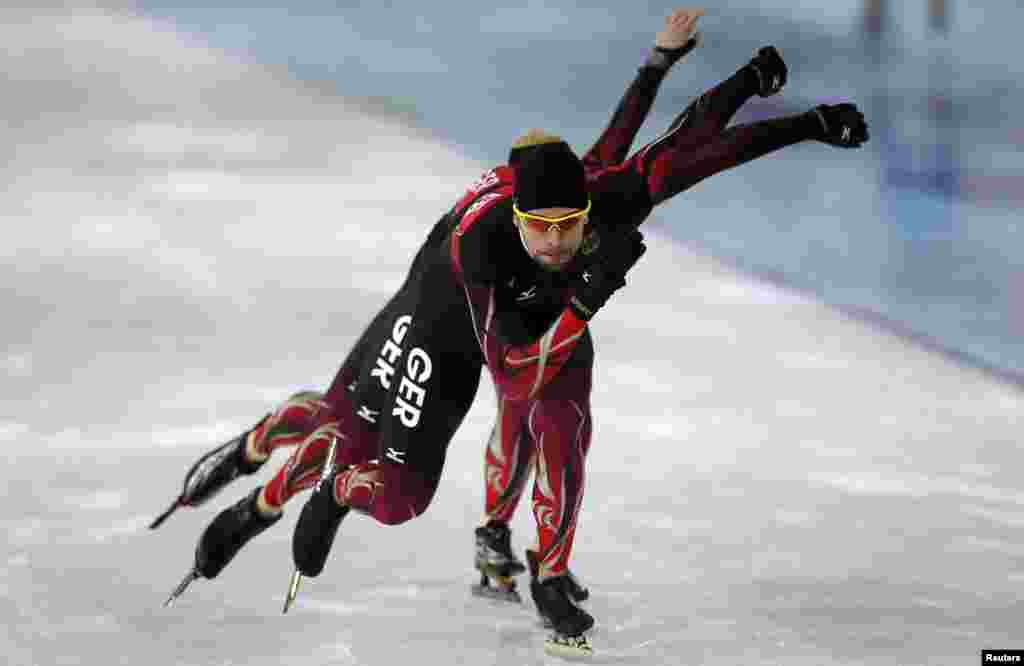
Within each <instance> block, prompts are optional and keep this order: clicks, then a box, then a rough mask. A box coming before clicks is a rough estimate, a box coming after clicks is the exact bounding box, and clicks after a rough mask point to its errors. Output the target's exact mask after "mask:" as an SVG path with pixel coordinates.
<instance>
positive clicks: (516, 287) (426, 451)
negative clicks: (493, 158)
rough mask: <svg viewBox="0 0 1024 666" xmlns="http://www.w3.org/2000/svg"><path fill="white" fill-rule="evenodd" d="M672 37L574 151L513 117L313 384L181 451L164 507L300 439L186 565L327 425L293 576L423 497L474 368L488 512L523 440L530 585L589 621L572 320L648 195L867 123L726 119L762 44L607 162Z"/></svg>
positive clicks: (235, 542)
mask: <svg viewBox="0 0 1024 666" xmlns="http://www.w3.org/2000/svg"><path fill="white" fill-rule="evenodd" d="M698 15H699V14H698ZM693 20H695V18H691V19H690V22H691V23H692V21H693ZM691 31H692V26H691ZM686 49H687V47H686V46H683V47H680V48H677V49H667V50H666V49H661V50H655V51H654V52H653V53H652V56H651V58H649V60H648V62H647V63H646V64H645V66H644V67H642V68H641V70H640V73H639V74H638V76H637V78H636V80H634V82H633V84H632V85H631V87H630V88H629V90H628V91H627V94H626V97H625V98H624V100H623V102H622V104H620V107H619V110H618V111H617V113H616V117H615V118H614V119H613V123H612V125H611V126H610V127H609V129H608V130H606V132H605V134H604V135H603V136H602V139H601V140H600V141H599V142H598V144H597V146H595V148H594V149H593V150H591V151H590V152H589V153H588V154H587V156H586V158H585V159H584V160H581V159H579V158H578V157H577V156H576V155H575V154H574V153H573V151H572V150H571V149H570V148H569V146H568V145H567V144H566V143H565V142H564V141H561V140H560V139H559V138H558V137H556V136H552V135H548V134H545V133H543V132H533V133H530V134H528V135H527V137H526V138H525V139H524V140H523V141H521V142H519V143H518V144H517V145H516V146H515V147H514V149H513V151H512V155H511V156H510V157H511V159H510V164H509V165H504V166H500V167H497V168H495V169H492V170H490V171H488V172H487V173H485V174H484V175H483V176H481V178H480V179H478V181H477V182H476V183H474V184H473V185H472V186H471V187H470V188H469V189H468V190H467V192H466V194H465V195H464V196H463V197H462V198H461V199H460V201H459V202H457V203H456V205H455V206H454V207H453V208H452V209H451V210H450V211H449V212H448V213H446V214H445V215H444V216H443V217H442V218H441V220H440V221H438V222H437V224H435V226H434V227H433V229H432V230H431V232H430V234H429V235H428V237H427V239H426V241H425V242H424V244H423V246H422V247H421V248H420V250H419V252H418V253H417V255H416V257H415V259H414V261H413V264H412V267H411V269H410V272H409V275H408V276H407V279H406V281H405V283H404V284H403V286H402V287H401V289H400V290H399V291H398V293H397V294H396V295H395V296H394V297H393V298H392V299H391V301H390V302H389V303H388V304H387V305H386V306H385V307H384V309H383V310H381V311H380V313H378V315H377V316H376V317H375V318H374V320H373V322H372V323H371V324H370V326H369V327H368V328H367V330H366V331H365V332H364V334H363V336H362V337H361V338H360V340H359V342H358V343H357V344H356V347H355V349H354V350H353V352H352V354H350V356H349V358H348V359H347V360H346V362H345V364H344V365H343V367H342V368H341V370H340V371H339V373H338V375H337V377H336V378H335V381H334V382H333V384H332V386H331V387H330V388H329V389H328V391H327V392H326V393H325V394H323V395H322V396H321V395H319V394H300V395H299V396H296V397H295V398H294V399H293V400H292V401H290V402H289V403H286V405H284V406H282V407H281V408H280V409H278V410H275V411H274V412H273V413H272V414H270V415H268V416H267V417H265V418H264V420H263V421H261V422H260V423H259V424H257V426H256V427H255V428H254V429H253V430H251V431H249V432H247V433H245V434H244V435H242V436H240V437H239V438H237V439H236V440H233V441H232V442H229V443H228V444H226V445H224V446H223V447H220V448H218V449H217V450H215V451H213V452H211V453H210V454H208V456H207V457H205V458H204V459H203V460H201V461H200V462H199V463H197V465H196V466H195V467H194V468H193V470H192V471H191V472H190V473H189V475H188V476H187V477H186V486H185V489H184V491H183V493H182V496H181V497H180V498H179V500H178V505H193V506H194V505H197V504H199V503H200V502H202V501H205V500H206V499H208V498H209V497H210V496H212V494H213V493H214V492H216V491H217V490H219V489H220V488H222V487H223V486H224V485H225V484H226V483H227V482H228V481H230V480H231V479H233V478H235V477H236V476H238V475H239V474H243V473H251V472H252V471H255V469H256V468H258V466H259V465H260V464H262V461H264V460H266V458H267V457H268V456H269V455H270V452H271V451H272V450H273V448H275V447H277V446H281V445H296V444H297V445H298V448H297V449H296V451H295V453H293V455H292V457H291V458H290V459H289V461H288V462H287V463H286V464H285V466H284V467H283V468H281V470H280V471H279V472H278V473H277V475H276V476H275V477H274V478H273V479H272V480H271V481H270V483H268V484H267V485H266V486H265V487H262V488H258V489H256V490H255V491H254V492H253V493H252V495H250V496H249V497H248V498H246V499H244V500H242V501H241V502H239V503H238V504H236V505H235V506H234V507H231V508H229V509H227V510H226V511H224V512H222V513H221V514H220V515H219V516H218V517H217V518H215V519H214V521H213V523H212V524H211V525H210V526H209V527H208V528H207V530H206V531H205V532H204V534H203V536H202V538H201V539H200V543H199V546H198V548H197V552H196V564H195V571H196V574H197V575H198V576H199V577H206V578H213V577H215V576H216V575H217V574H218V573H219V572H220V570H221V569H222V568H223V567H224V566H225V565H226V564H227V563H228V561H230V559H231V558H232V557H233V556H234V555H235V554H236V553H237V552H238V550H239V549H240V548H241V546H242V545H244V543H246V542H247V541H248V540H249V539H251V538H252V537H253V536H254V535H255V534H257V533H259V532H261V531H263V530H264V529H266V528H267V527H268V526H269V525H270V524H272V523H273V522H276V520H277V519H278V518H279V517H280V511H281V507H282V505H283V504H284V503H285V502H286V501H287V500H288V499H289V498H290V497H292V496H293V495H294V494H295V493H296V492H298V491H300V490H303V489H306V488H309V487H310V486H312V485H314V484H315V483H317V476H318V474H319V471H320V467H321V466H322V464H323V460H324V456H325V451H326V448H327V444H328V443H329V442H331V441H336V442H337V447H336V451H337V456H338V457H337V460H336V464H335V466H334V467H333V469H332V470H331V471H330V473H329V474H328V475H327V477H326V479H325V482H324V483H320V484H317V488H316V490H315V491H314V493H313V494H312V496H311V497H310V499H309V501H308V502H307V504H306V505H305V506H304V507H303V510H302V514H301V515H300V518H299V521H298V524H297V526H296V531H295V536H294V540H293V555H294V558H295V563H296V566H297V568H298V569H299V570H300V571H301V572H302V573H304V574H306V575H307V576H316V575H318V574H319V573H320V572H321V571H322V569H323V566H324V563H325V561H326V558H327V555H328V552H329V550H330V547H331V544H332V542H333V539H334V536H335V533H336V531H337V528H338V526H339V524H340V522H341V520H342V518H343V517H344V516H345V515H346V514H347V513H348V512H349V511H350V510H352V509H355V510H357V511H358V512H360V513H364V514H367V515H370V516H372V517H373V518H374V519H376V520H377V521H379V522H381V523H384V524H398V523H402V522H404V521H406V520H410V519H412V518H414V517H416V516H418V515H420V514H421V513H423V512H424V511H425V510H426V508H427V506H428V505H429V503H430V501H431V499H432V497H433V494H434V491H435V490H436V488H437V485H438V482H439V480H440V477H441V472H442V469H443V465H444V460H445V454H446V450H447V445H448V443H449V441H450V440H451V438H452V436H453V435H454V433H455V431H456V429H457V428H458V426H459V424H460V423H461V422H462V419H463V418H464V416H465V415H466V413H467V411H468V409H469V407H470V405H471V403H472V400H473V398H474V396H475V394H476V389H477V385H478V382H479V377H480V371H481V367H482V365H486V366H487V368H488V370H489V374H490V375H491V378H492V380H493V382H494V384H495V387H496V390H497V394H498V398H499V420H498V424H499V426H503V427H504V426H507V427H508V431H507V432H505V431H504V430H503V431H502V433H501V434H500V436H499V437H498V440H499V446H498V448H494V447H491V448H490V449H489V450H490V451H498V452H499V454H500V457H503V458H504V462H502V461H497V460H496V461H494V462H493V463H489V465H490V467H489V470H488V477H489V479H490V477H491V476H492V474H493V476H494V477H495V479H496V480H495V481H494V484H493V485H494V487H495V488H498V487H501V488H502V490H501V492H500V493H499V492H497V491H496V492H495V495H494V498H500V499H501V501H500V502H499V501H495V502H494V503H493V508H494V510H495V511H494V520H495V521H497V522H500V519H501V517H502V514H501V507H500V506H499V505H500V504H502V503H504V505H505V506H506V507H508V506H510V503H509V502H510V500H511V499H513V496H514V495H516V493H518V492H519V491H521V483H518V482H517V481H516V479H517V478H519V477H521V475H522V474H521V467H520V466H519V465H518V464H512V463H510V461H511V460H512V457H510V456H508V455H506V454H507V453H508V452H512V453H515V454H516V455H517V456H518V455H519V454H520V453H522V454H525V455H526V456H527V457H531V456H535V459H536V468H537V484H536V486H535V493H534V513H535V515H536V517H537V521H538V541H539V543H538V548H537V549H536V551H535V552H536V554H537V565H538V570H537V576H536V578H535V579H534V580H533V581H532V584H531V592H532V594H533V597H534V600H535V602H536V603H537V606H538V610H539V611H540V612H541V614H542V615H543V616H545V617H546V618H547V619H548V620H549V621H550V622H551V623H552V625H553V626H554V628H555V629H556V632H557V634H558V635H560V636H561V637H563V638H564V639H566V640H567V641H569V642H574V641H575V645H576V646H577V647H579V641H582V640H583V638H582V636H583V632H584V631H586V630H587V629H589V628H590V626H591V625H592V624H593V618H591V617H590V615H589V614H587V613H586V612H585V611H584V610H582V609H580V608H579V607H578V605H577V604H575V603H574V600H573V599H572V597H571V594H570V593H571V589H570V587H569V585H568V580H569V578H568V576H567V575H566V574H567V572H568V568H567V567H568V559H569V555H570V552H571V547H572V539H573V535H574V532H575V522H576V516H577V514H578V511H579V507H580V502H581V501H582V497H583V487H584V483H583V479H584V460H585V455H586V452H587V449H588V447H589V444H590V435H591V433H590V405H589V396H590V386H591V368H592V362H593V347H592V343H591V339H590V335H589V331H588V323H589V321H590V319H591V318H592V317H594V316H595V315H596V313H597V312H598V311H599V310H601V309H602V308H603V307H604V306H605V304H606V303H607V301H608V300H609V298H610V297H611V295H612V294H613V293H614V292H615V291H616V290H618V289H619V288H621V287H623V286H624V285H625V275H626V273H627V272H628V271H629V269H630V268H631V267H632V266H633V265H634V263H635V262H636V261H637V260H638V259H639V258H640V256H641V255H642V254H643V252H644V250H645V246H644V244H643V241H642V236H641V234H640V232H639V231H638V230H637V227H638V226H639V225H640V223H641V222H643V220H644V219H646V218H647V216H648V215H649V214H650V212H651V210H652V209H653V207H654V206H656V205H657V204H659V203H661V202H663V201H665V200H667V199H668V198H670V197H672V196H674V195H675V194H678V193H679V192H682V191H683V190H685V189H687V188H689V187H691V186H692V185H694V184H696V183H698V182H700V181H701V180H703V179H704V178H706V177H708V176H710V175H713V174H715V173H718V172H720V171H723V170H725V169H728V168H731V167H733V166H736V165H739V164H742V163H744V162H746V161H749V160H752V159H754V158H757V157H760V156H762V155H765V154H768V153H770V152H772V151H774V150H778V149H779V148H782V147H785V146H788V145H791V144H793V143H796V142H799V141H804V140H820V141H824V142H827V143H832V144H834V145H838V146H843V147H856V146H859V145H860V143H861V142H863V141H864V140H866V138H867V133H866V126H865V124H864V121H863V117H862V116H861V114H860V113H859V111H857V110H856V108H855V107H853V106H852V105H840V106H822V107H817V108H815V109H812V110H810V111H808V112H807V113H804V114H801V115H797V116H792V117H787V118H778V119H773V120H768V121H762V122H759V123H752V124H749V125H741V126H734V127H729V128H728V129H727V128H726V125H727V124H728V122H729V120H730V118H731V117H732V115H733V114H734V113H735V112H736V110H737V109H738V108H739V107H740V105H741V104H742V103H743V102H745V101H746V100H747V99H749V98H750V97H751V96H753V95H755V94H759V95H762V96H767V95H771V94H774V93H776V92H778V90H779V89H780V88H781V86H782V85H783V84H784V83H785V79H786V67H785V64H784V63H783V61H782V59H781V57H779V55H778V53H777V52H776V51H775V49H773V48H771V47H767V48H764V49H761V50H760V51H759V52H758V53H757V55H756V56H755V57H754V59H753V60H752V61H751V62H750V63H748V64H747V65H745V66H744V67H742V68H741V69H740V70H739V71H738V72H737V73H736V74H734V75H733V76H732V77H730V78H729V79H727V80H726V81H724V82H723V83H722V84H720V85H719V86H717V87H716V88H714V89H712V90H710V91H708V92H706V93H704V94H703V95H701V96H700V97H699V98H698V99H697V100H695V101H694V102H693V103H692V104H691V105H690V106H689V107H688V108H687V109H686V110H685V111H683V113H682V114H680V116H679V117H678V118H677V119H676V120H675V122H673V123H672V125H671V126H670V127H669V128H668V130H667V131H666V132H665V133H664V134H662V135H661V136H660V137H658V138H657V139H656V140H654V141H653V142H651V143H649V144H648V145H646V146H644V147H643V148H641V149H640V150H639V151H637V152H636V153H634V154H633V155H632V156H630V157H629V158H628V159H625V160H624V161H621V162H619V163H615V160H621V159H622V158H623V157H624V156H625V154H626V152H627V151H628V147H629V144H630V143H631V142H632V139H633V136H635V132H636V128H638V127H639V122H638V119H639V120H642V118H643V116H644V115H646V112H647V109H648V108H649V106H650V104H651V102H652V101H653V99H654V93H655V92H656V90H657V87H658V85H660V82H661V79H662V78H663V76H664V72H665V70H666V69H667V67H668V66H669V65H670V64H671V62H672V60H673V58H677V57H679V56H681V55H682V54H683V53H684V52H685V51H686ZM634 124H635V125H636V128H633V127H632V126H633V125H634ZM631 128H632V129H631ZM585 163H587V164H590V165H591V166H592V168H591V170H590V171H589V172H588V170H587V168H586V167H585ZM516 447H523V448H521V449H517V448H516ZM517 475H518V476H517ZM489 485H491V484H490V482H489ZM509 491H511V492H509ZM489 492H490V491H489ZM491 499H492V498H490V497H489V500H488V503H489V505H490V504H491ZM488 510H489V511H490V510H491V506H489V508H488ZM584 647H585V643H584Z"/></svg>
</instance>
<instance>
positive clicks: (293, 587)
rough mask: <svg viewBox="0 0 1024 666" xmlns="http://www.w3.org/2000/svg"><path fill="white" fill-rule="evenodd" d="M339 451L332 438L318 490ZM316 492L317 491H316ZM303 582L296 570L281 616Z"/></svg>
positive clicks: (336, 440) (299, 572)
mask: <svg viewBox="0 0 1024 666" xmlns="http://www.w3.org/2000/svg"><path fill="white" fill-rule="evenodd" d="M337 450H338V438H337V437H331V445H330V446H329V447H328V448H327V458H326V459H325V460H324V466H323V468H321V470H320V479H319V480H318V481H317V482H316V487H317V489H319V488H320V484H322V483H323V482H324V480H325V479H326V478H327V477H328V475H330V473H331V470H333V469H334V455H335V453H336V452H337ZM314 492H315V490H314ZM300 582H302V572H301V571H299V570H298V569H296V570H295V571H293V572H292V577H291V580H290V581H289V582H288V594H287V596H285V598H284V610H282V611H281V614H282V615H284V614H285V613H287V612H288V609H289V608H291V607H292V604H293V603H295V597H296V595H298V593H299V583H300Z"/></svg>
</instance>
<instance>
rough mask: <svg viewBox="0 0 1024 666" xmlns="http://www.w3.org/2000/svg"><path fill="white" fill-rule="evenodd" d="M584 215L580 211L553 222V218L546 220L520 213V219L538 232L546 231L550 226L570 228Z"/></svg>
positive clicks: (566, 229) (565, 229)
mask: <svg viewBox="0 0 1024 666" xmlns="http://www.w3.org/2000/svg"><path fill="white" fill-rule="evenodd" d="M584 216H585V213H580V214H579V215H573V216H572V217H570V218H567V219H566V218H563V219H559V220H558V221H557V222H555V221H553V220H546V219H544V218H543V217H538V216H535V215H522V216H521V219H522V220H523V221H524V222H526V225H527V226H528V227H530V228H531V229H533V230H534V231H539V232H542V233H546V232H548V231H549V230H550V229H551V228H552V227H557V228H558V229H560V230H561V231H569V230H570V229H572V228H573V227H575V226H576V225H577V224H579V223H580V220H582V219H583V218H584Z"/></svg>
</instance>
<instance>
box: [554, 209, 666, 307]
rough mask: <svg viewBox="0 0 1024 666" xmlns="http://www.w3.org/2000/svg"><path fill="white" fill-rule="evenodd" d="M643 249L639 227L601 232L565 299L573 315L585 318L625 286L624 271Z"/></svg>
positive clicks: (644, 250) (641, 253)
mask: <svg viewBox="0 0 1024 666" xmlns="http://www.w3.org/2000/svg"><path fill="white" fill-rule="evenodd" d="M646 251H647V246H646V245H645V244H644V235H643V234H642V233H640V230H639V229H636V228H632V227H630V228H627V229H625V230H623V231H613V232H609V233H603V234H601V240H600V245H599V246H598V247H597V249H596V250H595V251H594V255H593V256H592V258H591V261H590V264H589V265H588V266H587V268H586V269H585V270H584V271H583V275H582V277H581V279H580V282H579V284H578V285H577V286H576V293H575V294H574V295H573V297H572V298H571V299H570V300H569V307H570V308H572V310H573V312H575V313H576V316H577V317H579V318H580V319H583V320H587V321H589V320H590V318H591V317H593V316H594V314H595V313H596V312H597V311H598V310H600V309H601V308H602V307H603V306H604V304H605V303H607V302H608V299H609V298H610V297H611V295H612V294H613V293H614V292H615V291H617V290H618V289H621V288H622V287H624V286H626V273H627V272H628V271H629V269H630V268H632V267H633V265H634V264H636V262H637V261H638V260H639V259H640V257H642V256H643V254H644V252H646Z"/></svg>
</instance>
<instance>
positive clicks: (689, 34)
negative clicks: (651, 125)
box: [583, 9, 704, 172]
mask: <svg viewBox="0 0 1024 666" xmlns="http://www.w3.org/2000/svg"><path fill="white" fill-rule="evenodd" d="M703 15H704V10H702V9H675V10H673V11H672V12H671V13H670V14H669V15H668V16H667V17H665V25H664V26H663V27H662V29H661V30H660V31H659V32H658V34H657V35H656V36H655V38H654V47H653V48H652V49H651V52H650V54H649V55H648V56H647V60H646V61H645V62H644V64H643V66H642V67H640V70H639V71H638V72H637V75H636V78H634V79H633V82H632V83H631V84H630V85H629V88H627V89H626V93H625V94H624V95H623V97H622V99H621V100H620V101H619V105H618V106H617V107H616V108H615V112H614V113H613V115H612V118H611V121H610V122H609V123H608V126H607V127H606V128H605V130H604V132H602V133H601V136H600V137H599V138H598V139H597V141H596V142H595V143H594V145H593V147H591V148H590V150H588V151H587V153H586V154H585V155H584V156H583V166H584V168H585V169H586V170H587V172H593V171H595V170H597V169H600V168H602V167H608V166H611V165H613V164H618V163H619V162H622V161H623V160H624V159H626V155H628V154H629V147H630V146H631V145H632V144H633V139H635V138H636V133H637V132H638V131H639V130H640V126H641V125H642V124H643V122H644V120H645V119H646V118H647V114H648V112H649V111H650V109H651V105H652V104H654V98H655V96H656V95H657V94H658V88H659V87H660V86H661V82H662V80H664V78H665V75H666V74H668V71H669V69H671V67H672V65H673V64H675V63H676V62H677V61H679V60H680V59H682V58H683V57H684V56H686V54H688V53H689V52H690V51H692V50H693V49H694V48H696V47H697V46H698V45H699V43H700V33H699V32H697V20H698V19H699V18H700V17H701V16H703Z"/></svg>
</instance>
